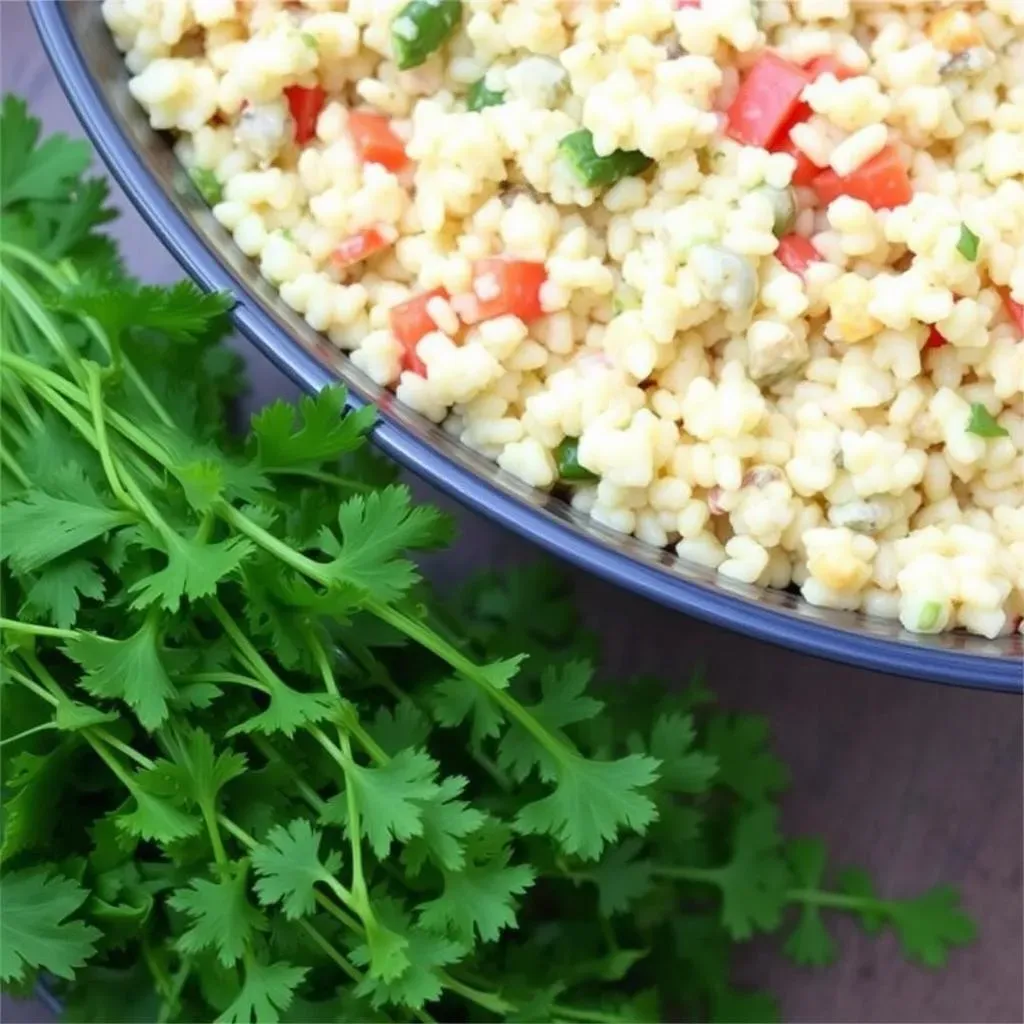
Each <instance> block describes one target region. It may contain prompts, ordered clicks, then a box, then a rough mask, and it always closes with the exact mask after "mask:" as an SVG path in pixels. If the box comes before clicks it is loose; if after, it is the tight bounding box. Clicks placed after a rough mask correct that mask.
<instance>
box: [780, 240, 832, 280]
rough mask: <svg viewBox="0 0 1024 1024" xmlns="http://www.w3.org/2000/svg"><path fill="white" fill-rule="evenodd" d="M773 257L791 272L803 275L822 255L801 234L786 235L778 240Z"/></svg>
mask: <svg viewBox="0 0 1024 1024" xmlns="http://www.w3.org/2000/svg"><path fill="white" fill-rule="evenodd" d="M775 258H776V259H777V260H778V261H779V262H780V263H781V264H782V265H783V266H784V267H785V268H786V269H787V270H788V271H789V272H790V273H792V274H798V275H799V276H800V277H803V276H804V275H805V274H806V273H807V268H808V266H809V265H810V264H812V263H819V262H821V260H822V255H821V253H820V252H818V250H817V249H815V248H814V245H813V243H812V242H811V241H810V240H809V239H807V238H804V237H803V235H786V236H785V237H784V238H782V239H780V240H779V247H778V249H776V250H775Z"/></svg>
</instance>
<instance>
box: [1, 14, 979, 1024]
mask: <svg viewBox="0 0 1024 1024" xmlns="http://www.w3.org/2000/svg"><path fill="white" fill-rule="evenodd" d="M410 6H415V7H416V9H417V10H420V8H422V14H423V18H424V19H426V20H424V22H423V23H422V24H421V25H420V26H419V27H418V28H417V33H419V34H414V35H415V39H414V38H413V37H412V36H410V37H409V39H407V40H406V42H413V41H418V44H419V43H424V42H425V41H426V42H429V40H430V39H432V38H434V36H432V35H431V33H436V32H437V31H439V28H438V26H439V25H440V27H441V28H444V26H445V24H446V23H445V22H443V20H442V22H437V21H433V20H431V19H436V18H437V17H439V16H443V17H449V15H448V14H445V12H446V11H449V13H450V10H454V7H452V6H451V5H446V4H445V3H444V2H442V3H441V4H431V3H427V2H425V0H424V2H423V3H421V4H419V5H410ZM407 10H408V8H407ZM460 13H461V5H460ZM428 16H429V17H428ZM403 31H404V30H403ZM444 31H445V32H448V31H450V26H449V28H444ZM431 45H434V44H431ZM436 45H440V43H439V42H438V43H437V44H436ZM0 142H2V144H3V145H2V150H0V172H2V173H0V181H2V183H3V185H4V194H3V212H2V216H3V228H4V231H3V238H2V240H0V271H2V273H0V290H2V308H3V312H4V318H5V319H4V329H3V331H0V386H2V388H3V399H4V401H3V402H2V403H0V429H2V431H3V437H4V444H3V448H2V450H0V455H2V473H3V485H4V488H3V495H2V499H3V505H2V507H0V514H2V516H3V524H4V529H3V530H2V531H0V562H2V564H0V587H2V591H3V607H4V615H5V616H10V617H3V618H0V633H2V638H0V672H2V675H3V681H4V699H3V701H0V729H2V733H3V743H2V744H0V773H2V777H3V782H4V798H5V800H4V840H3V847H2V855H3V861H2V867H0V905H2V908H3V913H2V914H0V976H2V979H3V981H4V983H5V985H7V986H8V987H10V988H11V989H12V990H16V991H22V992H23V991H25V990H26V989H28V988H29V987H30V986H31V985H33V984H34V983H35V982H36V980H37V979H38V978H39V977H40V976H43V975H45V976H46V977H47V978H48V979H50V984H51V985H52V984H53V979H57V981H58V986H57V987H58V994H59V995H60V996H61V997H62V998H63V999H64V1000H65V1002H66V1005H67V1013H68V1015H69V1017H73V1018H74V1019H75V1020H81V1021H84V1022H91V1021H104V1022H106V1021H114V1020H159V1021H168V1022H170V1021H194V1020H216V1021H226V1022H253V1021H257V1022H261V1024H262V1022H274V1021H288V1020H292V1021H315V1020H325V1021H334V1020H406V1019H415V1020H419V1021H430V1020H499V1021H500V1020H504V1021H525V1020H565V1021H582V1022H595V1024H597V1022H600V1024H619V1022H622V1024H625V1022H627V1021H650V1020H657V1019H677V1018H683V1017H685V1019H698V1020H703V1019H713V1020H729V1021H737V1020H757V1021H764V1020H771V1019H778V1016H779V1014H778V1009H777V1007H776V1006H775V1005H774V1002H773V1001H772V1000H771V998H770V997H768V996H766V995H765V994H764V993H759V992H750V991H745V990H740V989H737V988H734V987H733V985H732V984H731V982H730V974H731V965H730V958H731V953H732V950H733V947H734V946H735V944H736V943H738V942H742V941H744V940H746V939H747V938H749V937H750V936H753V935H755V934H758V933H769V934H773V935H780V936H781V941H782V944H783V947H784V949H785V951H786V952H787V954H788V955H789V956H790V957H791V958H792V959H794V960H796V961H797V962H798V963H801V964H807V965H823V964H826V963H828V962H830V961H831V960H833V959H834V958H835V957H837V956H838V954H839V949H838V945H837V944H836V942H835V940H834V939H833V938H832V937H831V935H830V933H829V930H828V929H829V926H830V918H831V917H832V916H834V915H836V914H839V913H845V914H849V915H852V917H853V918H854V919H855V920H856V921H857V922H858V923H859V924H860V925H861V926H862V927H863V928H864V929H865V930H867V931H869V932H877V931H880V930H882V929H884V928H889V929H891V930H892V931H893V932H894V933H895V935H896V937H897V939H898V940H899V942H900V945H901V947H902V949H903V951H904V953H905V954H906V955H907V956H908V957H909V958H910V959H912V960H914V961H917V962H920V963H923V964H927V965H929V966H940V965H941V964H942V963H944V962H945V960H946V958H947V957H948V956H949V952H950V950H951V949H952V948H954V947H956V946H958V945H961V944H963V943H966V942H969V941H970V940H971V938H972V937H973V934H974V926H973V924H972V923H971V921H970V920H969V918H967V917H966V915H965V914H964V913H963V911H962V910H961V909H960V908H959V906H958V902H957V899H956V896H955V894H954V893H953V892H952V890H949V889H947V888H944V887H938V888H935V889H932V890H929V891H928V892H925V893H923V894H920V895H918V896H916V897H914V898H912V899H909V900H895V899H888V898H885V897H883V896H881V895H880V894H879V893H878V892H877V891H876V887H875V885H874V883H873V882H872V881H871V879H870V878H868V876H866V875H865V874H864V873H863V872H861V871H858V870H856V869H849V870H847V871H845V872H840V873H834V872H833V870H832V869H831V867H830V866H829V861H828V858H827V856H826V851H825V849H824V846H823V845H822V844H821V843H820V842H818V841H815V840H791V841H786V840H785V839H784V838H783V836H782V834H781V832H780V830H779V827H778V821H779V808H778V803H777V801H778V797H779V794H780V792H781V791H782V790H783V789H784V788H785V785H786V783H787V774H786V771H785V769H784V766H783V765H782V764H781V762H780V761H779V760H778V759H777V757H776V756H775V755H774V753H773V752H772V751H771V749H770V745H769V731H768V724H767V722H765V721H764V720H763V719H760V718H756V717H751V716H745V715H736V714H726V713H724V712H721V711H718V710H716V708H715V707H714V703H713V700H712V698H711V694H710V691H709V690H708V689H707V687H706V686H704V685H703V683H702V682H700V681H699V680H695V682H694V683H693V684H692V685H691V686H690V687H689V688H688V689H686V690H683V691H681V690H679V689H678V687H675V686H673V685H671V684H672V683H676V682H678V680H670V681H666V682H661V681H657V680H639V681H636V682H635V683H634V684H629V683H625V682H621V681H614V680H598V679H596V678H595V668H594V663H593V657H594V652H595V651H596V650H597V643H596V640H595V638H594V637H592V636H590V635H589V634H588V633H587V632H586V631H585V630H584V629H582V628H581V626H580V625H579V623H578V622H577V620H576V616H575V613H574V610H573V606H572V603H571V601H570V599H569V595H568V592H567V590H566V588H565V586H564V584H562V583H560V582H559V581H558V580H556V579H553V578H552V576H551V575H550V574H549V573H548V572H546V571H545V570H543V569H529V570H518V571H511V572H505V573H502V574H501V575H498V574H487V575H484V576H482V577H479V578H477V579H475V580H472V581H470V582H469V583H468V584H467V585H466V586H465V587H464V588H461V589H459V590H457V591H456V592H455V593H453V594H451V595H450V596H449V597H447V598H439V597H438V596H437V595H435V594H434V593H433V592H432V591H431V589H430V587H429V586H428V585H427V584H426V583H425V582H424V580H423V579H422V578H421V576H420V573H419V571H418V569H417V568H416V566H415V564H414V563H413V562H412V561H411V560H410V559H409V557H408V552H409V551H410V550H423V549H429V548H433V547H436V546H438V545H441V544H444V543H446V542H447V541H448V539H449V537H450V532H451V531H450V523H449V522H448V520H447V519H446V518H445V517H444V516H443V515H442V514H441V513H440V512H438V511H437V510H435V509H432V508H429V507H426V506H414V505H413V503H412V500H411V495H410V493H409V491H408V490H407V489H406V488H404V487H401V486H398V485H396V484H395V483H394V476H395V474H394V471H393V470H392V469H391V468H389V467H387V466H385V465H383V464H382V463H381V462H380V460H377V459H375V458H374V457H373V456H371V455H370V454H369V453H368V450H367V447H366V438H367V434H368V431H369V430H370V428H371V426H372V422H373V415H374V414H373V412H372V410H360V411H355V412H352V411H347V407H348V396H347V395H346V394H345V392H344V391H343V390H342V389H340V388H330V389H327V390H325V391H324V392H322V393H321V394H320V395H317V396H315V397H310V398H306V399H303V400H302V401H301V402H300V403H299V404H298V407H293V406H290V405H287V404H285V403H274V404H273V405H271V406H269V407H268V408H266V409H265V410H263V411H262V412H261V413H259V414H258V415H257V416H256V417H254V419H253V422H252V424H251V427H250V430H249V434H248V437H247V438H244V439H239V438H237V437H235V436H234V435H233V434H232V433H231V432H230V431H229V430H228V428H227V418H226V416H225V403H226V400H227V399H228V398H229V397H230V396H231V395H233V394H234V393H235V392H236V391H237V388H238V380H237V374H236V372H235V370H234V366H233V363H232V362H231V360H230V359H229V358H228V357H227V356H226V355H225V349H224V348H223V347H222V346H221V344H220V339H221V337H222V336H223V334H224V331H225V328H226V324H225V320H224V313H225V311H226V310H227V309H228V308H229V305H230V302H229V300H227V299H226V298H225V297H223V296H204V295H202V294H200V293H199V292H198V291H197V290H196V289H195V288H194V287H193V286H191V285H186V284H182V285H177V286H174V287H172V288H153V287H150V286H144V285H140V284H139V283H138V282H135V281H133V280H131V279H130V278H129V277H127V276H126V275H125V273H124V271H123V269H122V267H121V264H120V260H119V258H118V255H117V251H116V248H115V247H114V246H113V244H112V243H110V242H109V241H107V240H105V239H104V238H103V236H102V235H100V234H98V233H96V228H97V226H98V225H100V224H102V223H104V222H105V220H106V219H107V217H108V213H107V211H106V210H105V209H104V206H103V202H104V198H105V195H106V193H105V191H104V189H103V188H99V187H95V183H91V182H88V181H84V180H83V179H82V177H81V175H82V173H83V171H84V166H85V160H84V151H83V149H82V148H81V146H80V145H79V144H77V143H70V142H68V141H67V140H63V139H60V138H59V137H56V138H54V139H51V140H48V141H46V142H43V143H39V141H38V125H37V124H36V123H35V122H34V121H32V120H31V119H30V118H28V116H27V113H26V111H25V108H24V105H23V104H21V103H20V102H19V101H16V100H11V99H8V100H7V101H5V104H4V108H3V120H2V123H0ZM626 156H629V155H628V154H627V155H626ZM588 159H589V158H588ZM608 159H611V158H608ZM644 161H646V158H644ZM625 163H626V164H629V160H626V161H625ZM613 164H614V167H609V165H607V164H604V163H600V162H599V163H597V164H593V163H591V164H589V165H588V166H589V167H590V168H591V170H593V169H594V167H596V168H597V170H596V171H595V172H594V175H593V177H594V181H595V182H597V181H602V182H604V183H609V182H610V181H611V180H612V179H613V178H614V177H615V175H617V174H618V173H619V172H620V171H622V170H623V161H622V160H621V159H619V160H617V161H613ZM613 172H614V173H613ZM631 173H632V172H631ZM69 225H70V227H69ZM996 426H998V425H996ZM573 466H575V467H576V469H573V468H572V467H573ZM562 468H563V476H565V477H571V475H572V473H574V472H577V471H579V467H578V458H577V457H576V455H575V454H573V455H572V456H571V457H570V455H569V453H568V452H566V453H565V460H564V465H563V467H562ZM580 472H582V471H580Z"/></svg>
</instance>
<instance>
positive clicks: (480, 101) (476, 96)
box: [466, 77, 505, 113]
mask: <svg viewBox="0 0 1024 1024" xmlns="http://www.w3.org/2000/svg"><path fill="white" fill-rule="evenodd" d="M504 102H505V93H504V92H503V91H502V90H500V89H489V88H488V87H487V78H486V77H484V78H481V79H480V81H479V82H474V83H473V85H471V86H470V87H469V93H468V94H467V95H466V109H467V110H472V111H473V112H474V113H476V112H478V111H480V110H483V109H484V108H486V107H499V106H501V104H502V103H504Z"/></svg>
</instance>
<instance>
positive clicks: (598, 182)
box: [558, 128, 654, 188]
mask: <svg viewBox="0 0 1024 1024" xmlns="http://www.w3.org/2000/svg"><path fill="white" fill-rule="evenodd" d="M558 148H559V150H560V151H561V153H562V154H563V156H565V157H566V158H567V159H568V161H569V164H570V166H571V167H572V169H573V171H574V172H575V174H576V177H577V178H579V179H580V181H581V182H583V184H584V185H586V186H587V187H588V188H595V187H599V186H602V185H614V184H615V183H616V182H617V181H621V180H622V179H623V178H629V177H632V176H633V175H636V174H643V172H644V171H646V170H647V168H648V167H650V166H651V165H652V164H653V163H654V161H653V160H652V159H651V158H650V157H649V156H647V155H646V154H645V153H641V152H640V151H639V150H635V149H617V150H615V152H614V153H609V154H608V156H598V155H597V153H596V152H595V150H594V135H593V133H592V132H591V131H589V130H588V129H586V128H581V129H580V130H579V131H578V132H573V133H572V134H571V135H566V137H565V138H564V139H562V141H561V142H560V143H559V144H558Z"/></svg>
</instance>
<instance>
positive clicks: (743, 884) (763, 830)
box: [718, 804, 790, 941]
mask: <svg viewBox="0 0 1024 1024" xmlns="http://www.w3.org/2000/svg"><path fill="white" fill-rule="evenodd" d="M777 819H778V814H777V812H776V810H775V808H774V807H772V806H770V805H767V804H766V805H762V806H761V807H755V808H754V809H753V810H750V811H748V812H746V813H745V814H744V815H743V817H741V818H740V819H739V820H738V821H737V823H736V827H735V832H734V836H733V855H732V860H731V861H730V863H729V864H728V865H727V866H726V867H724V868H721V869H719V872H718V874H719V885H720V886H721V890H722V923H723V924H724V925H725V927H726V929H727V930H728V932H729V934H730V935H731V936H732V937H733V938H734V939H737V940H739V941H743V940H744V939H749V938H750V936H751V935H753V933H754V932H755V931H773V930H774V929H775V928H777V927H778V925H779V921H780V920H781V918H782V909H783V907H784V906H785V905H786V901H787V899H788V890H789V882H790V873H789V869H788V867H787V866H786V862H785V860H784V859H783V857H782V839H781V837H780V835H779V830H778V821H777Z"/></svg>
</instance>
